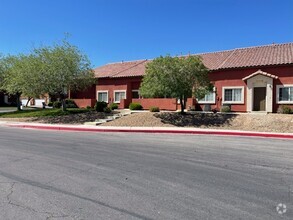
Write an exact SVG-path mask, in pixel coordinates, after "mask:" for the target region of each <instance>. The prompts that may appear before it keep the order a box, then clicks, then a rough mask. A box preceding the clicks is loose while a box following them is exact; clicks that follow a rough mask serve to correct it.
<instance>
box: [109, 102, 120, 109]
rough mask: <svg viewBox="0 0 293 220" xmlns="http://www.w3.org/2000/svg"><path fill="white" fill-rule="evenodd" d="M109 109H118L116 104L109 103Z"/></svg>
mask: <svg viewBox="0 0 293 220" xmlns="http://www.w3.org/2000/svg"><path fill="white" fill-rule="evenodd" d="M109 107H110V109H111V110H114V109H118V104H117V103H111V104H110V105H109Z"/></svg>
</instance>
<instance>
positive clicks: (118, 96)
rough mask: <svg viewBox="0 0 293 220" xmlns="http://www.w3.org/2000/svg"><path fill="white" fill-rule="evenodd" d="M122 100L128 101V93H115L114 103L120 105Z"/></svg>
mask: <svg viewBox="0 0 293 220" xmlns="http://www.w3.org/2000/svg"><path fill="white" fill-rule="evenodd" d="M121 99H126V91H114V102H115V103H120V100H121Z"/></svg>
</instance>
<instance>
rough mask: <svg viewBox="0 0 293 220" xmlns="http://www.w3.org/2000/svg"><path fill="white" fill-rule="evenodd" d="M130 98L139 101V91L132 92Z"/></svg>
mask: <svg viewBox="0 0 293 220" xmlns="http://www.w3.org/2000/svg"><path fill="white" fill-rule="evenodd" d="M132 98H133V99H140V95H139V90H132Z"/></svg>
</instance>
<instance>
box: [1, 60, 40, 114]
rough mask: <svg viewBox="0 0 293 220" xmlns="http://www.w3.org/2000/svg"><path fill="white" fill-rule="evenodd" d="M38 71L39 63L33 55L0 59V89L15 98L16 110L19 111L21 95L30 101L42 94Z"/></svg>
mask: <svg viewBox="0 0 293 220" xmlns="http://www.w3.org/2000/svg"><path fill="white" fill-rule="evenodd" d="M38 69H39V62H38V60H37V58H36V57H35V56H34V55H33V54H30V55H23V54H19V55H15V56H11V55H8V56H5V57H2V58H1V59H0V80H1V83H0V89H1V90H4V91H5V92H6V93H8V94H10V95H14V96H15V97H16V104H17V109H18V110H21V108H20V105H21V102H20V97H21V96H22V95H23V96H27V97H28V99H31V98H33V97H38V96H40V95H42V94H43V93H44V90H43V88H42V86H41V83H40V78H41V77H40V75H38Z"/></svg>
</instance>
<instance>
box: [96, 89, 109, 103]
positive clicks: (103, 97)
mask: <svg viewBox="0 0 293 220" xmlns="http://www.w3.org/2000/svg"><path fill="white" fill-rule="evenodd" d="M97 93H98V95H97V97H98V101H99V102H107V103H108V91H98V92H97Z"/></svg>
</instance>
